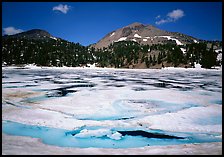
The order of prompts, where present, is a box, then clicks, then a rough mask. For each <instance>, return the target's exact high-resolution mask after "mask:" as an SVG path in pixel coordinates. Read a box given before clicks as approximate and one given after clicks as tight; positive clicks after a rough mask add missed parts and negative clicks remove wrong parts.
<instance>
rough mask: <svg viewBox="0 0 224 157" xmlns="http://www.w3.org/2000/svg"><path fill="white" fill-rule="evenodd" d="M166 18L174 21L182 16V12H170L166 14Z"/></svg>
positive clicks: (178, 10)
mask: <svg viewBox="0 0 224 157" xmlns="http://www.w3.org/2000/svg"><path fill="white" fill-rule="evenodd" d="M167 16H168V17H170V18H171V19H173V20H174V21H176V20H178V19H179V18H181V17H183V16H184V12H183V11H182V10H180V9H177V10H173V11H172V12H170V13H168V14H167Z"/></svg>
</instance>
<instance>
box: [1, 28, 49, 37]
mask: <svg viewBox="0 0 224 157" xmlns="http://www.w3.org/2000/svg"><path fill="white" fill-rule="evenodd" d="M5 37H7V38H10V37H16V38H29V39H43V38H46V37H48V38H51V37H52V35H51V34H50V33H48V32H47V31H45V30H42V29H31V30H28V31H25V32H21V33H18V34H14V35H7V36H5Z"/></svg>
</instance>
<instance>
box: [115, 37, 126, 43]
mask: <svg viewBox="0 0 224 157" xmlns="http://www.w3.org/2000/svg"><path fill="white" fill-rule="evenodd" d="M126 39H127V37H121V38H120V39H118V40H117V42H118V41H124V40H126Z"/></svg>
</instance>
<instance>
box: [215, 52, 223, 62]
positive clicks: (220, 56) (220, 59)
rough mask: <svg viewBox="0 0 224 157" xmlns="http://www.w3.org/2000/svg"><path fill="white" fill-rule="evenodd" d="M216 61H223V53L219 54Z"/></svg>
mask: <svg viewBox="0 0 224 157" xmlns="http://www.w3.org/2000/svg"><path fill="white" fill-rule="evenodd" d="M216 60H218V61H222V53H219V54H218V55H217V58H216Z"/></svg>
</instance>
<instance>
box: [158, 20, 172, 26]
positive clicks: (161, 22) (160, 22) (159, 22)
mask: <svg viewBox="0 0 224 157" xmlns="http://www.w3.org/2000/svg"><path fill="white" fill-rule="evenodd" d="M167 22H170V19H165V20H164V19H161V20H159V21H156V24H157V25H160V24H163V23H167Z"/></svg>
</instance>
